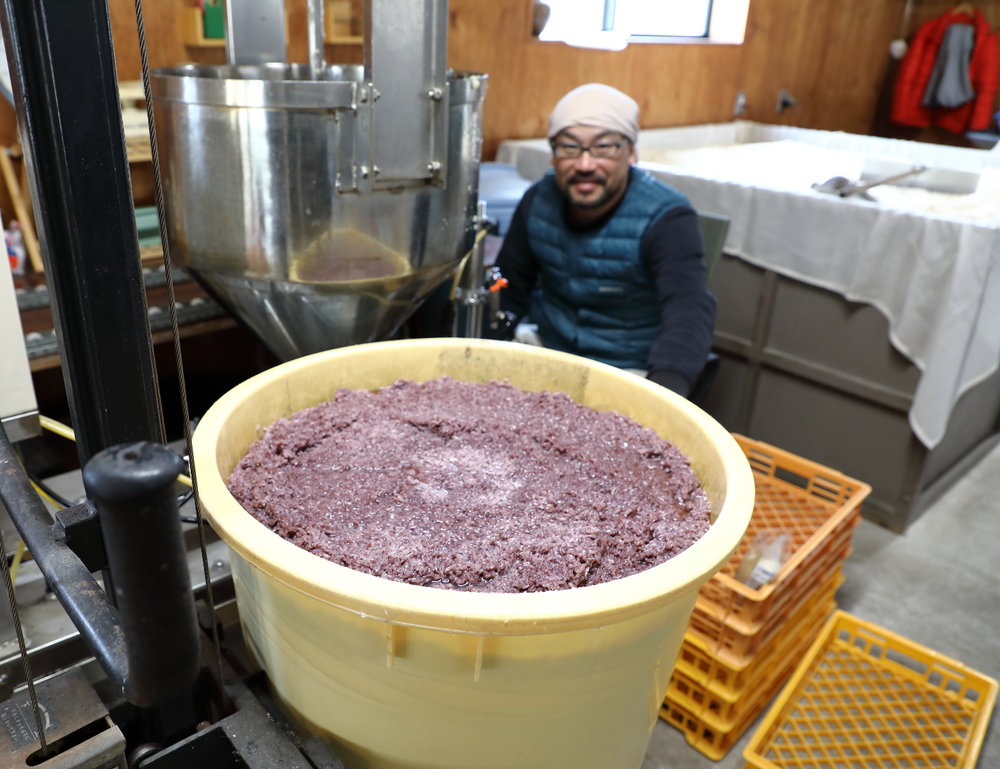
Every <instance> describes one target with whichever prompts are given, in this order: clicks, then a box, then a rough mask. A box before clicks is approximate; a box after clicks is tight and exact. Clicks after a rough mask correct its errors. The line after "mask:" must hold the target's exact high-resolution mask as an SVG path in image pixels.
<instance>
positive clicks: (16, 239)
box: [4, 220, 26, 275]
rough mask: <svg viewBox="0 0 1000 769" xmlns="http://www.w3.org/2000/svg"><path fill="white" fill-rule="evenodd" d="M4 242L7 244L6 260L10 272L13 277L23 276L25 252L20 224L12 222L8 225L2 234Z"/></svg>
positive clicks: (15, 221)
mask: <svg viewBox="0 0 1000 769" xmlns="http://www.w3.org/2000/svg"><path fill="white" fill-rule="evenodd" d="M4 240H5V241H6V243H7V259H8V260H9V261H10V271H11V272H12V273H14V274H15V275H23V274H24V260H25V256H26V251H25V249H24V233H23V232H22V231H21V223H20V222H18V221H17V220H14V221H12V222H11V223H10V227H9V228H8V229H7V230H6V231H5V232H4Z"/></svg>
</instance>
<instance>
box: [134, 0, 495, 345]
mask: <svg viewBox="0 0 1000 769" xmlns="http://www.w3.org/2000/svg"><path fill="white" fill-rule="evenodd" d="M271 2H272V0H256V1H255V2H254V3H251V2H240V3H232V4H231V5H230V7H229V8H228V9H227V10H228V11H229V12H230V18H229V20H228V26H227V30H228V35H229V39H228V40H227V45H228V50H229V58H230V63H229V64H228V65H226V66H199V65H192V64H185V65H180V66H176V67H171V68H166V69H160V70H157V71H156V72H155V73H154V74H153V77H152V80H151V87H152V95H153V103H154V115H155V120H156V133H157V147H158V150H159V154H160V162H161V173H162V189H163V199H164V208H165V214H166V225H167V234H168V240H169V246H170V250H171V255H172V258H173V259H174V260H175V261H176V262H178V263H179V264H181V265H183V266H184V267H185V268H186V269H188V270H189V271H190V272H191V273H192V274H193V275H194V276H195V277H196V278H197V279H198V280H199V281H200V282H201V283H202V284H203V285H204V286H205V287H206V288H207V289H208V290H209V291H210V292H211V293H212V294H213V295H214V296H215V297H216V298H217V299H218V300H219V301H220V302H221V303H222V304H224V305H225V306H226V307H227V308H228V309H229V310H230V311H231V312H232V313H233V314H234V315H236V316H237V317H238V318H240V319H241V320H242V321H243V322H244V323H245V324H246V325H247V326H249V327H250V328H251V329H252V330H253V331H254V332H255V333H256V334H257V336H258V337H259V338H260V339H261V340H262V341H263V342H264V344H266V345H267V346H268V347H269V348H270V349H271V351H272V352H273V353H274V354H275V355H276V356H277V357H279V358H280V359H282V360H288V359H291V358H295V357H298V356H301V355H304V354H308V353H312V352H318V351H320V350H326V349H330V348H334V347H340V346H344V345H348V344H354V343H360V342H368V341H375V340H379V339H384V338H387V337H389V336H391V335H392V334H393V333H394V332H396V330H397V329H398V328H399V327H400V326H401V325H402V324H403V323H404V322H405V320H406V319H407V318H408V316H409V315H410V314H411V313H412V312H413V310H415V309H416V308H417V307H418V306H419V304H420V303H421V301H423V300H424V299H425V298H426V297H427V295H428V294H429V293H430V292H431V291H432V290H433V289H434V288H435V287H436V286H438V285H439V284H440V283H441V282H442V281H443V280H445V279H446V278H448V277H449V276H450V275H452V274H454V272H455V271H456V270H457V268H458V267H459V265H460V263H461V261H462V259H463V257H464V256H465V255H466V254H467V253H468V252H469V251H470V250H471V249H472V247H473V244H474V241H475V236H476V229H477V202H478V177H479V160H480V153H481V143H482V130H481V114H482V100H483V97H484V95H485V89H486V78H485V76H484V75H480V74H468V73H457V72H451V71H448V70H447V69H446V68H445V66H444V50H445V30H446V15H447V14H446V6H447V3H444V2H440V1H439V0H416V1H415V2H414V1H413V0H408V2H406V3H402V4H400V3H387V2H384V0H371V2H369V3H368V15H367V17H366V30H368V33H367V34H366V38H365V51H366V64H365V66H363V67H362V66H340V65H327V64H325V63H323V62H322V61H321V60H317V59H318V55H317V53H316V47H315V46H313V47H311V54H310V62H308V63H305V64H289V63H285V62H267V61H264V62H261V61H260V58H261V57H262V55H264V54H262V53H261V49H260V47H259V46H257V47H254V45H252V44H243V43H241V41H248V40H249V41H253V40H255V39H259V36H258V37H256V38H255V37H254V35H253V34H247V31H246V24H243V26H242V27H241V26H240V23H239V22H240V17H236V18H234V17H233V16H232V13H233V11H234V10H235V11H236V12H238V13H247V15H248V17H251V20H252V19H253V18H264V17H265V16H266V15H259V16H257V17H253V16H252V14H250V13H249V11H250V10H252V9H253V8H254V7H257V6H261V5H267V4H268V3H271ZM321 8H322V3H313V4H311V7H310V12H311V13H312V14H313V17H312V18H311V20H310V25H311V28H319V29H321V28H322V15H321ZM317 17H318V19H317ZM279 18H280V14H279ZM273 20H274V17H272V18H271V19H270V20H269V22H268V23H269V24H271V23H272V22H273ZM247 23H249V22H247ZM268 29H269V30H270V29H272V27H271V26H269V27H268ZM273 37H274V36H273V34H272V35H271V38H272V41H273ZM281 37H282V39H283V33H282V36H281ZM310 39H311V40H312V36H311V38H310ZM319 48H320V49H321V43H320V46H319ZM266 53H267V55H281V54H282V53H283V52H278V54H275V53H274V51H273V46H271V48H269V49H268V51H267V52H266Z"/></svg>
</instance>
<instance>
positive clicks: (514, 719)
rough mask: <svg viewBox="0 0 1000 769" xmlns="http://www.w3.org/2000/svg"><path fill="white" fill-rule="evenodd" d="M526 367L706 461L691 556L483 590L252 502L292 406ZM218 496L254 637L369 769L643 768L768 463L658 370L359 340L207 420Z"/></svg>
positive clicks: (218, 515) (226, 404) (285, 693)
mask: <svg viewBox="0 0 1000 769" xmlns="http://www.w3.org/2000/svg"><path fill="white" fill-rule="evenodd" d="M442 375H448V376H451V377H453V378H455V379H459V380H465V381H482V382H485V381H490V380H493V379H508V380H509V381H510V382H512V383H513V384H515V385H517V386H520V387H522V388H524V389H530V390H554V391H562V392H565V393H567V394H568V395H570V396H571V397H573V398H574V399H576V400H578V401H580V402H582V403H584V404H587V405H589V406H591V407H593V408H597V409H604V410H617V411H619V412H621V413H623V414H625V415H626V416H629V417H631V418H633V419H636V420H637V421H639V422H641V423H643V424H645V425H647V426H649V427H651V428H652V429H654V430H656V431H657V432H658V433H660V434H661V435H663V436H664V437H666V438H667V439H669V440H671V441H673V442H674V443H675V445H677V446H678V448H680V449H681V450H682V451H683V452H685V453H686V454H687V455H688V457H689V458H690V460H691V464H692V466H693V468H694V470H695V472H696V473H697V475H698V477H699V478H700V480H701V482H702V485H703V486H704V488H705V490H706V492H707V494H708V496H709V499H710V501H711V506H712V511H713V516H714V523H713V525H712V527H711V528H710V529H709V531H708V532H707V533H706V534H705V535H704V536H703V537H702V538H701V539H700V540H699V541H697V542H696V543H695V544H694V545H692V546H691V547H690V548H688V549H687V550H686V551H685V552H683V553H681V554H679V555H678V556H676V557H674V558H673V559H671V560H670V561H668V562H666V563H663V564H661V565H659V566H656V567H654V568H652V569H648V570H647V571H645V572H642V573H640V574H635V575H633V576H630V577H626V578H624V579H620V580H616V581H614V582H610V583H606V584H603V585H595V586H592V587H585V588H578V589H574V590H562V591H553V592H548V593H530V594H474V593H465V592H457V591H447V590H439V589H435V588H428V587H418V586H415V585H408V584H403V583H398V582H392V581H389V580H384V579H380V578H377V577H372V576H369V575H367V574H362V573H359V572H355V571H353V570H350V569H347V568H344V567H342V566H339V565H336V564H334V563H331V562H329V561H326V560H323V559H322V558H319V557H317V556H314V555H311V554H309V553H306V552H305V551H303V550H300V549H299V548H297V547H296V546H295V545H292V544H290V543H288V542H286V541H285V540H283V539H282V538H280V537H279V536H278V535H276V534H274V533H272V532H271V531H270V530H268V529H267V528H265V527H264V526H263V525H261V524H260V523H258V522H257V521H256V520H254V519H253V518H252V517H251V516H250V515H249V514H247V513H246V512H245V511H244V510H243V509H242V508H241V507H240V506H239V504H237V502H236V501H235V500H234V499H233V497H232V496H231V495H230V494H229V492H228V491H227V489H226V487H225V479H226V478H227V477H228V475H229V473H230V472H231V471H232V469H233V467H234V466H235V465H236V463H237V461H238V460H239V459H240V457H242V455H243V454H244V452H245V451H246V449H247V447H248V446H249V445H250V444H251V443H252V442H253V441H254V440H256V439H257V438H258V437H259V436H260V434H261V433H262V431H263V429H264V428H265V427H266V426H267V425H269V424H271V423H272V422H273V421H274V420H276V419H278V418H279V417H283V416H287V415H289V414H291V413H293V412H296V411H299V410H301V409H303V408H306V407H308V406H311V405H314V404H316V403H319V402H321V401H323V400H327V399H329V398H330V397H332V396H333V394H334V392H335V391H336V389H337V388H339V387H352V388H377V387H381V386H384V385H388V384H390V383H392V382H394V381H395V380H397V379H399V378H407V379H412V380H416V381H424V380H427V379H432V378H435V377H438V376H442ZM193 457H194V461H195V468H196V471H197V480H198V490H199V495H200V498H201V501H202V504H203V507H204V510H205V512H206V515H207V517H208V518H209V520H210V521H211V523H212V525H213V526H214V527H215V529H216V530H217V531H218V533H219V534H220V536H221V537H222V538H223V539H224V540H225V541H226V542H227V543H228V544H229V545H230V547H231V548H232V550H233V577H234V581H235V586H236V596H237V602H238V605H239V612H240V621H241V623H242V625H243V630H244V634H245V637H246V640H247V643H248V646H249V648H250V650H251V651H252V652H253V654H254V655H255V657H256V658H257V661H258V662H259V663H260V664H261V666H262V667H263V669H264V670H265V671H266V673H267V675H268V678H269V680H270V682H271V685H272V687H273V689H274V691H275V693H276V695H277V696H278V698H279V699H280V701H281V702H283V703H284V705H285V706H286V708H287V709H288V711H289V712H290V713H291V714H292V716H293V717H294V718H295V720H297V721H298V722H299V724H300V725H301V726H302V727H303V728H305V729H307V730H308V731H310V732H311V733H314V734H318V735H320V736H322V737H323V738H325V739H327V740H329V741H330V742H331V743H332V744H333V745H334V747H335V749H336V750H337V751H338V752H339V753H340V754H341V756H342V757H343V758H344V760H345V762H346V763H347V765H348V766H349V767H351V769H361V768H365V769H368V768H375V767H377V768H378V769H472V767H475V769H515V768H518V769H540V768H541V767H545V769H558V768H559V767H567V768H568V767H573V768H574V769H576V768H577V767H581V766H593V767H601V769H636V768H637V767H639V766H640V764H641V763H642V760H643V756H644V754H645V751H646V748H647V745H648V742H649V737H650V734H651V730H652V728H653V725H654V724H655V722H656V718H657V714H658V712H659V708H660V705H661V704H662V702H663V697H664V694H665V692H666V689H667V685H668V683H669V680H670V673H671V670H672V668H673V665H674V660H675V658H676V655H677V651H678V649H679V648H680V644H681V640H682V638H683V636H684V631H685V628H686V627H687V623H688V620H689V618H690V615H691V611H692V609H693V607H694V603H695V600H696V598H697V595H698V590H699V588H700V587H701V585H702V584H703V583H704V582H705V581H706V580H707V579H709V578H710V577H711V576H712V575H713V574H714V573H715V572H716V571H717V570H718V569H719V567H720V566H721V565H722V564H723V563H725V562H726V560H727V559H728V558H729V557H730V555H731V554H732V552H733V551H734V550H735V548H736V547H737V545H738V544H739V542H740V540H741V539H742V537H743V534H744V531H745V530H746V527H747V524H748V522H749V520H750V515H751V512H752V509H753V502H754V485H753V476H752V473H751V471H750V468H749V466H748V463H747V460H746V457H745V455H744V453H743V451H742V450H741V449H740V447H739V445H737V443H736V442H735V440H734V439H733V438H732V436H731V435H730V434H729V433H728V432H727V431H726V430H725V429H724V428H722V427H721V426H720V425H719V424H718V423H717V422H715V421H714V420H713V419H712V418H711V417H709V416H708V415H707V414H705V413H704V412H703V411H701V410H700V409H698V408H697V407H695V406H693V405H692V404H690V403H689V402H687V401H686V400H684V399H682V398H680V397H678V396H676V395H674V394H673V393H671V392H669V391H668V390H665V389H663V388H661V387H659V386H657V385H654V384H652V383H650V382H647V381H646V380H643V379H640V378H638V377H635V376H633V375H631V374H627V373H624V372H622V371H619V370H617V369H614V368H611V367H608V366H604V365H602V364H597V363H593V362H591V361H588V360H586V359H583V358H579V357H576V356H571V355H566V354H563V353H558V352H553V351H550V350H544V349H541V348H532V347H528V346H525V345H517V344H513V343H504V342H490V341H480V340H460V339H441V340H407V341H399V342H379V343H373V344H366V345H358V346H354V347H344V348H339V349H336V350H332V351H329V352H326V353H319V354H316V355H312V356H308V357H305V358H300V359H298V360H295V361H292V362H290V363H285V364H282V365H280V366H278V367H276V368H274V369H271V370H270V371H267V372H264V373H263V374H260V375H258V376H256V377H254V378H253V379H250V380H248V381H247V382H245V383H243V384H242V385H240V386H238V387H237V388H236V389H234V390H232V391H231V392H229V393H227V394H226V395H225V396H223V397H222V398H221V399H220V400H219V401H218V402H217V403H216V404H215V405H214V406H213V407H212V408H211V409H209V411H208V412H207V413H206V414H205V416H204V417H203V418H202V420H201V422H200V424H199V426H198V429H197V430H196V432H195V435H194V441H193Z"/></svg>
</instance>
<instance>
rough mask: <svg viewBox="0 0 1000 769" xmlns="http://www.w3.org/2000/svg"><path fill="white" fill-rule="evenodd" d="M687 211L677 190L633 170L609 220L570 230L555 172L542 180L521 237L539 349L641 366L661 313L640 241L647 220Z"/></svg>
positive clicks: (620, 366) (612, 363)
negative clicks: (535, 268)
mask: <svg viewBox="0 0 1000 769" xmlns="http://www.w3.org/2000/svg"><path fill="white" fill-rule="evenodd" d="M687 205H689V203H688V201H687V198H685V197H684V196H683V195H681V194H680V193H679V192H677V191H676V190H673V189H671V188H670V187H668V186H667V185H665V184H663V183H662V182H660V181H659V180H657V179H655V178H653V177H652V176H651V175H650V174H648V173H647V172H645V171H640V170H638V169H636V168H635V167H634V166H633V167H632V168H631V169H630V172H629V185H628V189H627V190H626V191H625V196H624V197H623V198H622V201H621V203H620V204H619V205H618V208H617V209H616V210H615V212H614V214H613V215H612V216H611V217H610V218H609V219H608V220H607V221H605V222H604V224H602V225H601V226H599V227H597V228H596V229H588V230H585V231H582V232H573V231H572V230H570V229H569V228H568V227H567V226H566V222H565V219H564V216H563V194H562V191H561V190H560V189H559V188H558V186H556V182H555V176H554V174H553V173H552V172H549V173H548V174H546V175H545V177H543V178H542V180H541V181H540V182H539V183H538V188H537V190H536V192H535V195H534V198H533V200H532V205H531V212H530V214H529V216H528V239H529V242H530V244H531V248H532V250H533V251H534V252H535V254H536V255H537V256H538V261H539V265H540V291H537V292H536V293H535V295H534V297H533V300H532V303H531V311H530V316H531V320H532V321H533V322H535V323H537V324H538V332H539V334H540V335H541V337H542V341H543V342H544V343H545V346H546V347H551V348H553V349H556V350H563V351H565V352H572V353H575V354H577V355H583V356H585V357H588V358H592V359H594V360H598V361H602V362H604V363H610V364H611V365H613V366H618V367H619V368H636V369H644V368H646V365H647V364H646V360H647V358H648V356H649V350H650V347H652V345H653V342H654V340H655V339H656V335H657V333H658V331H659V328H660V308H659V303H658V302H657V299H656V292H655V290H654V286H653V278H652V276H651V275H650V274H649V272H648V270H647V268H646V265H645V264H644V263H643V261H642V258H641V257H640V255H639V241H640V240H641V239H642V235H643V233H644V232H645V231H646V228H647V227H648V226H649V225H650V224H651V223H652V222H653V221H655V220H656V219H658V218H659V217H660V216H661V215H663V214H664V213H666V212H667V211H669V210H670V209H672V208H676V207H677V206H687Z"/></svg>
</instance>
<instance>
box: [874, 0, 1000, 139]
mask: <svg viewBox="0 0 1000 769" xmlns="http://www.w3.org/2000/svg"><path fill="white" fill-rule="evenodd" d="M957 23H961V24H970V23H971V24H972V25H973V26H974V27H975V30H974V33H973V34H974V40H975V44H974V47H973V50H972V58H971V60H970V61H969V80H970V82H971V84H972V90H973V91H975V94H976V95H975V98H973V100H972V101H970V102H967V103H966V104H963V105H961V106H959V107H953V108H950V109H946V108H943V107H924V106H922V105H921V101H922V100H923V98H924V90H925V89H926V88H927V81H928V80H930V77H931V72H932V71H933V69H934V60H935V59H936V58H937V53H938V49H939V48H940V47H941V40H942V38H943V37H944V34H945V30H946V29H947V28H948V27H949V26H950V25H952V24H957ZM998 79H1000V44H998V41H997V36H996V34H994V33H993V32H991V31H990V25H989V24H988V23H987V22H986V18H985V17H984V16H983V13H982V11H979V10H973V14H972V16H971V17H970V16H969V15H967V14H965V13H954V12H953V11H948V12H947V13H945V14H944V15H943V16H940V17H938V18H936V19H931V20H930V21H926V22H924V23H923V24H921V25H920V28H919V29H917V32H916V34H915V35H914V36H913V40H912V41H911V42H910V45H909V48H908V50H907V52H906V56H904V57H903V61H902V62H901V63H900V66H899V75H898V77H897V79H896V87H895V91H894V92H893V99H892V111H891V112H890V115H889V117H890V119H891V120H892V121H893V122H894V123H900V124H901V125H908V126H917V127H919V128H926V127H928V126H931V125H935V126H938V127H939V128H944V129H945V130H947V131H952V132H953V133H965V132H966V131H982V130H984V129H986V128H989V127H990V119H991V118H992V117H993V100H994V99H995V98H996V93H997V81H998Z"/></svg>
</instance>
